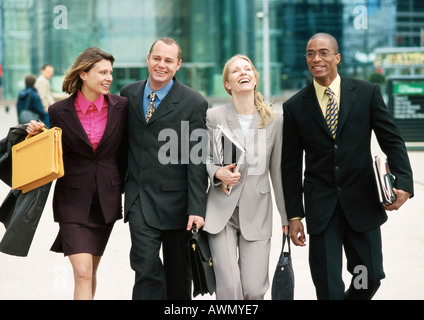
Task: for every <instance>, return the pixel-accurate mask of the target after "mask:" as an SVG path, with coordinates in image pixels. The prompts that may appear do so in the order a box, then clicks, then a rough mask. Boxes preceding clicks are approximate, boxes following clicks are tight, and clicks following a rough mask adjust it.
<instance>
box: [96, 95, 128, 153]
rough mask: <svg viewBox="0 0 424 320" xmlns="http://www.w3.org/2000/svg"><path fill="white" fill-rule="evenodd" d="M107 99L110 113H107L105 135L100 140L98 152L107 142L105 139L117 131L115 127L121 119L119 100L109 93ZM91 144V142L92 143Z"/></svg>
mask: <svg viewBox="0 0 424 320" xmlns="http://www.w3.org/2000/svg"><path fill="white" fill-rule="evenodd" d="M106 99H107V101H108V114H107V122H106V127H105V131H104V132H103V136H102V138H101V139H100V142H99V144H98V146H97V149H96V152H97V151H98V150H99V149H100V148H101V147H102V145H103V144H104V143H105V141H106V140H107V139H108V138H109V137H110V136H111V135H112V134H113V133H115V128H116V126H117V124H118V122H119V120H120V119H121V117H120V110H121V109H120V108H119V105H118V101H117V100H116V99H113V97H112V96H111V95H109V94H108V95H107V96H106ZM90 145H91V143H90Z"/></svg>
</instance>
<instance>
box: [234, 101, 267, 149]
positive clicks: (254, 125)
mask: <svg viewBox="0 0 424 320" xmlns="http://www.w3.org/2000/svg"><path fill="white" fill-rule="evenodd" d="M227 123H228V127H229V128H230V129H231V131H232V132H233V133H234V135H235V137H236V138H237V140H238V141H239V142H240V143H241V145H242V146H244V147H245V148H246V146H247V145H248V144H249V143H250V142H251V141H252V140H253V139H254V138H255V137H256V136H257V134H258V130H259V129H258V128H259V126H260V125H261V116H260V114H259V112H258V110H256V108H255V111H254V113H253V118H252V122H251V123H250V126H249V131H248V134H247V137H245V136H244V134H243V131H242V129H241V126H240V122H239V120H238V118H237V113H236V109H235V108H234V104H233V103H230V104H228V105H227Z"/></svg>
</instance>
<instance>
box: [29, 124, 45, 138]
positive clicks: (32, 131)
mask: <svg viewBox="0 0 424 320" xmlns="http://www.w3.org/2000/svg"><path fill="white" fill-rule="evenodd" d="M45 126H46V125H45V124H44V123H42V122H41V121H36V120H31V121H30V122H29V123H28V125H27V128H26V132H27V133H28V134H29V135H32V136H34V135H36V134H39V133H40V132H41V131H42V129H43V128H44V127H45Z"/></svg>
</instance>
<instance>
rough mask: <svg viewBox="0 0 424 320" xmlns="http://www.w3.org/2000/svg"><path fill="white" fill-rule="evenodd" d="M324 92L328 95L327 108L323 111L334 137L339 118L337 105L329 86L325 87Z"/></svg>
mask: <svg viewBox="0 0 424 320" xmlns="http://www.w3.org/2000/svg"><path fill="white" fill-rule="evenodd" d="M325 94H327V95H328V97H329V99H328V103H327V109H326V112H325V120H326V121H327V125H328V128H330V132H331V135H332V136H333V138H334V139H336V130H337V123H338V119H339V107H338V106H337V102H336V99H335V98H334V95H333V91H331V89H330V88H327V89H325Z"/></svg>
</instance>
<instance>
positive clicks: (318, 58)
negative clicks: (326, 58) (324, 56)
mask: <svg viewBox="0 0 424 320" xmlns="http://www.w3.org/2000/svg"><path fill="white" fill-rule="evenodd" d="M316 60H318V61H320V60H321V56H320V55H319V53H318V52H315V56H314V57H313V59H312V61H316Z"/></svg>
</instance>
